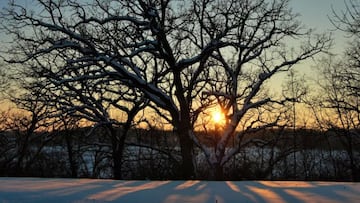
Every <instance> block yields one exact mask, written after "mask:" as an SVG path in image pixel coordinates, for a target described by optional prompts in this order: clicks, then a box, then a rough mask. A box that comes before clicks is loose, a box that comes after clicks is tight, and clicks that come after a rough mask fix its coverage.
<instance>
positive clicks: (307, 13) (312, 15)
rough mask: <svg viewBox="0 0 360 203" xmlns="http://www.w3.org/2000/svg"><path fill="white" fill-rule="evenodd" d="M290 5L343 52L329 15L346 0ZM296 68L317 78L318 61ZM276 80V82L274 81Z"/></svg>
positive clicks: (28, 0)
mask: <svg viewBox="0 0 360 203" xmlns="http://www.w3.org/2000/svg"><path fill="white" fill-rule="evenodd" d="M7 1H8V0H0V8H2V7H4V6H5V5H6V4H7ZM15 1H16V2H22V3H25V4H26V5H28V6H32V5H34V4H35V3H34V1H33V0H15ZM346 1H347V0H346ZM290 7H291V8H292V9H293V11H294V12H295V13H299V14H300V16H299V20H300V21H301V22H302V23H303V24H304V25H305V26H306V27H307V28H313V29H315V30H316V32H318V33H324V32H325V33H329V32H331V33H332V35H333V38H334V42H333V47H332V49H331V52H332V53H334V54H341V53H342V52H343V50H344V48H345V47H346V46H347V43H348V41H349V40H348V39H346V38H345V34H344V33H342V32H340V31H336V30H335V29H334V26H333V25H332V24H331V22H330V20H329V17H331V16H332V15H333V13H332V9H334V10H335V11H336V12H341V11H342V10H344V9H345V2H344V0H290ZM5 38H6V37H5V35H4V34H3V33H1V32H0V41H3V40H4V39H5ZM296 69H297V70H298V72H299V73H300V75H305V76H309V77H312V79H316V78H314V77H317V70H316V69H317V68H316V62H314V61H307V62H304V63H301V64H299V65H297V67H296ZM281 78H284V75H279V76H276V77H274V78H273V79H272V81H271V83H272V87H274V89H280V87H281V85H282V82H281V81H283V80H281ZM273 81H275V82H273Z"/></svg>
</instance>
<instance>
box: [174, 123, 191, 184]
mask: <svg viewBox="0 0 360 203" xmlns="http://www.w3.org/2000/svg"><path fill="white" fill-rule="evenodd" d="M186 122H187V121H185V122H184V121H183V123H182V125H181V126H182V127H180V128H179V129H178V132H177V134H178V136H179V140H180V147H181V157H182V162H181V168H180V170H181V177H180V178H182V179H194V178H195V167H194V162H193V160H194V159H193V157H194V144H193V141H192V139H191V138H190V135H189V130H190V128H189V127H187V126H188V125H187V124H186Z"/></svg>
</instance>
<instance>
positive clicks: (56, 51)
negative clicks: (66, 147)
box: [1, 0, 329, 178]
mask: <svg viewBox="0 0 360 203" xmlns="http://www.w3.org/2000/svg"><path fill="white" fill-rule="evenodd" d="M36 3H37V8H36V9H33V10H32V11H31V9H29V8H25V7H24V5H19V4H16V3H14V2H10V7H8V8H7V9H5V10H4V11H3V12H2V14H1V21H2V30H3V31H5V32H6V33H7V34H9V35H10V36H12V37H13V43H12V44H11V46H10V47H7V48H4V49H5V50H4V51H5V53H6V54H3V58H5V59H6V61H7V62H10V63H19V64H23V65H24V64H27V65H28V67H32V68H41V69H45V70H47V71H48V72H49V70H50V72H52V73H55V74H57V75H59V76H60V77H56V78H52V80H55V81H52V83H53V84H58V85H64V84H65V83H68V82H74V83H77V84H79V85H80V84H81V83H82V82H83V81H88V80H93V79H96V80H98V81H101V84H102V87H103V88H105V89H106V87H107V85H108V83H107V82H106V81H109V82H110V83H111V81H114V83H115V84H118V83H121V85H125V86H126V87H127V88H135V89H136V90H137V91H139V92H141V94H143V95H144V96H145V97H146V98H147V99H149V100H150V102H151V105H152V106H153V107H154V108H153V109H154V110H155V111H156V112H157V113H158V114H159V115H160V116H161V117H162V118H163V119H165V120H166V121H168V122H169V123H170V124H171V125H172V126H173V128H174V130H175V132H177V134H178V136H179V140H180V147H181V155H182V169H181V171H182V172H183V178H194V175H195V174H194V171H195V170H194V159H193V146H194V143H196V145H198V146H200V147H201V143H199V140H198V139H197V138H196V136H195V135H194V125H195V123H196V119H197V118H198V115H199V114H200V113H201V112H202V111H203V110H204V108H206V107H207V105H208V104H207V105H205V106H204V105H201V104H200V103H201V101H204V99H205V100H206V99H208V98H211V97H212V98H214V97H217V98H221V99H220V100H222V101H223V102H225V103H224V104H222V106H223V111H224V113H226V116H227V118H228V119H227V120H228V121H229V122H227V124H228V125H226V126H224V127H223V128H224V129H223V131H222V132H221V138H220V140H219V142H218V144H217V146H216V149H215V151H213V152H210V151H209V150H204V152H205V154H206V156H207V157H208V158H209V163H210V165H211V167H212V168H213V169H214V170H215V172H214V173H213V174H221V171H222V166H223V165H224V164H225V163H226V162H227V161H228V160H229V159H230V157H232V156H233V155H234V154H236V153H237V152H238V151H239V149H240V148H241V146H242V144H239V146H237V147H236V148H234V150H232V151H231V152H229V153H226V152H225V149H226V146H227V143H228V141H229V138H230V137H231V136H232V135H233V134H235V133H236V129H237V126H238V124H239V122H240V121H243V120H244V119H246V118H247V117H248V116H250V115H251V114H254V115H253V116H255V119H254V120H248V121H249V122H248V125H247V126H246V130H248V131H254V130H256V129H259V128H260V129H261V128H264V127H267V126H273V125H275V124H276V123H277V122H278V121H279V119H280V117H279V115H277V116H276V115H275V116H274V117H273V118H272V119H265V120H264V118H262V117H261V116H258V117H256V115H257V114H256V112H257V111H261V112H264V111H267V112H271V111H272V110H271V109H272V108H273V107H274V106H273V105H279V104H280V105H281V103H282V101H281V100H276V101H275V100H273V99H272V98H271V97H269V96H268V95H266V94H265V93H264V94H263V93H262V94H261V95H259V93H261V92H264V91H261V90H262V87H263V86H264V83H265V82H266V81H268V80H269V79H270V78H271V77H272V76H273V75H275V74H276V73H278V72H282V71H287V70H289V69H290V68H291V67H293V65H295V64H297V63H298V62H300V61H302V60H305V59H307V58H309V57H312V56H313V55H315V54H317V53H319V52H321V51H323V50H324V49H326V48H327V47H328V45H329V38H328V37H327V36H323V35H317V36H316V37H315V38H314V39H313V40H311V36H312V33H311V32H310V31H306V30H302V29H301V25H300V23H298V22H297V21H296V14H293V13H292V12H291V9H290V8H289V7H288V0H272V1H269V2H268V1H263V0H255V1H249V0H244V1H238V0H231V1H220V0H210V1H207V0H203V1H196V0H184V1H171V0H137V1H130V0H124V1H97V0H94V1H90V2H89V1H75V0H67V1H60V0H37V1H36ZM300 38H303V39H304V42H301V45H299V49H298V50H297V51H294V52H291V51H290V50H289V49H286V48H287V46H286V44H287V43H289V42H290V41H289V40H291V39H295V40H294V41H295V42H298V43H299V41H298V40H297V39H300ZM59 56H60V57H59ZM55 64H56V66H54V65H55ZM54 67H55V69H54ZM214 70H216V71H214ZM214 72H218V73H220V74H222V75H223V76H224V77H225V78H224V79H225V80H222V81H217V82H216V83H213V82H215V80H211V78H212V77H214V74H215V73H214ZM44 77H48V78H51V77H50V76H49V75H44ZM105 78H109V80H104V79H105ZM214 85H215V87H217V91H216V92H214V91H212V89H211V87H214ZM220 87H221V88H220ZM64 90H66V89H64ZM106 91H109V90H108V89H106ZM115 91H117V90H115ZM110 92H111V91H110ZM204 95H207V98H204ZM212 100H213V99H210V101H212ZM218 100H219V99H218ZM98 101H99V102H102V101H103V100H102V99H99V100H98ZM93 104H96V103H93ZM265 106H266V108H265ZM264 123H266V124H265V125H264ZM238 138H239V139H240V140H241V136H238ZM239 143H240V142H239ZM202 148H203V147H202ZM203 149H204V148H203ZM214 176H216V177H218V178H221V175H219V176H218V175H214Z"/></svg>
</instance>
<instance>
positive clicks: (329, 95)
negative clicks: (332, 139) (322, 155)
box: [319, 0, 360, 181]
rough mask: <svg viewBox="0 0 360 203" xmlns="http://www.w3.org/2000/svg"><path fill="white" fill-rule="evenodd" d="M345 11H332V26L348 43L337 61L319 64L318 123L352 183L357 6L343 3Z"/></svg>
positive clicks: (358, 82)
mask: <svg viewBox="0 0 360 203" xmlns="http://www.w3.org/2000/svg"><path fill="white" fill-rule="evenodd" d="M345 4H346V10H344V11H335V10H334V11H333V13H334V16H333V17H332V18H331V19H330V20H331V21H332V23H333V24H334V26H335V27H336V28H337V29H339V30H341V31H344V32H345V33H346V34H348V37H349V39H350V40H351V43H349V45H348V47H347V48H346V50H345V51H344V53H343V54H342V56H341V59H333V58H334V57H333V56H330V57H329V58H327V59H324V60H323V61H322V63H321V66H322V69H321V71H322V72H321V73H322V74H321V75H322V78H321V79H322V80H320V83H321V85H320V86H321V88H322V90H321V91H322V92H323V93H324V95H323V97H321V98H320V100H321V101H319V104H320V105H321V107H322V108H323V109H324V111H325V112H326V113H322V114H321V115H323V117H321V119H319V120H320V121H321V122H324V124H322V126H323V127H325V128H326V129H327V130H328V131H329V132H330V133H334V134H335V135H337V137H338V138H339V139H340V141H341V144H342V145H343V147H344V148H345V149H346V152H347V155H348V159H349V163H348V167H349V168H350V169H351V176H352V179H353V180H357V181H358V180H360V177H359V175H358V174H359V172H360V165H359V164H358V162H359V160H358V158H357V157H359V153H358V152H357V150H356V148H358V147H359V144H360V48H359V47H360V4H359V2H358V1H355V0H348V1H345Z"/></svg>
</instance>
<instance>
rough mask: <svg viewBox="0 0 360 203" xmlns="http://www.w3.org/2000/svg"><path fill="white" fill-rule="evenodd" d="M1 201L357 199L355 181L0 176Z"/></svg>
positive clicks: (209, 202) (359, 197) (203, 202)
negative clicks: (99, 178) (154, 179)
mask: <svg viewBox="0 0 360 203" xmlns="http://www.w3.org/2000/svg"><path fill="white" fill-rule="evenodd" d="M0 183H1V184H0V202H77V203H88V202H89V203H90V202H93V203H98V202H126V203H132V202H154V203H155V202H156V203H177V202H196V203H197V202H199V203H225V202H226V203H227V202H242V203H243V202H256V203H262V202H274V203H275V202H276V203H281V202H295V203H296V202H298V203H300V202H360V201H359V200H360V184H359V183H339V182H302V181H237V182H233V181H219V182H216V181H194V180H191V181H116V180H91V179H40V178H0Z"/></svg>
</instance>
